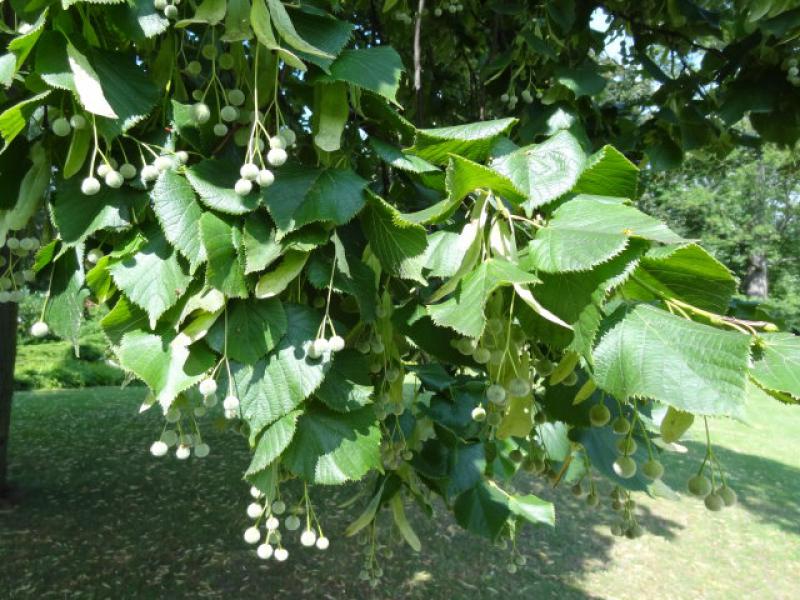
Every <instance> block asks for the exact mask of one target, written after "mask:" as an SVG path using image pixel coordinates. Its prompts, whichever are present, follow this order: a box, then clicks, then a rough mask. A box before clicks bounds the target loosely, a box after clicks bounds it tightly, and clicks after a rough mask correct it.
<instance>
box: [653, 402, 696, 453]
mask: <svg viewBox="0 0 800 600" xmlns="http://www.w3.org/2000/svg"><path fill="white" fill-rule="evenodd" d="M692 423H694V415H693V414H692V413H688V412H684V411H682V410H678V409H677V408H674V407H672V406H670V407H668V408H667V414H666V415H664V418H663V419H662V420H661V424H660V425H659V431H660V432H661V439H662V440H664V441H665V442H666V443H667V444H671V443H673V442H677V441H678V440H679V439H681V437H682V436H683V434H684V433H686V432H687V431H688V430H689V427H691V426H692Z"/></svg>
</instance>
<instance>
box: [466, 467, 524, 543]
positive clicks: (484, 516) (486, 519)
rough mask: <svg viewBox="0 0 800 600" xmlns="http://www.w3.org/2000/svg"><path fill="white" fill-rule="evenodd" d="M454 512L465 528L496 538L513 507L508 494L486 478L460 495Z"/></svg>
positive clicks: (504, 526)
mask: <svg viewBox="0 0 800 600" xmlns="http://www.w3.org/2000/svg"><path fill="white" fill-rule="evenodd" d="M453 513H454V514H455V517H456V521H458V524H459V525H461V526H462V527H463V528H464V529H467V530H468V531H471V532H472V533H476V534H478V535H482V536H484V537H487V538H489V539H490V540H495V539H497V538H498V537H499V536H500V534H501V533H502V532H503V530H504V529H505V528H506V525H507V523H508V518H509V517H510V516H511V509H510V508H509V505H508V495H507V494H506V493H505V492H503V491H502V490H500V489H499V488H498V487H497V486H494V485H490V484H489V483H488V482H487V481H485V480H484V481H481V482H479V483H478V484H477V485H475V487H473V488H470V489H469V490H467V491H466V492H464V493H463V494H461V495H460V496H459V497H458V499H457V500H456V503H455V505H454V507H453Z"/></svg>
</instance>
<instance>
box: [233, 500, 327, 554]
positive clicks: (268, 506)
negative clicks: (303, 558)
mask: <svg viewBox="0 0 800 600" xmlns="http://www.w3.org/2000/svg"><path fill="white" fill-rule="evenodd" d="M250 495H251V496H252V497H253V500H254V501H253V502H251V503H250V504H249V505H248V507H247V516H248V517H250V518H251V519H253V520H254V521H255V523H254V524H253V525H251V526H250V527H248V528H247V529H246V530H245V532H244V541H245V542H247V543H248V544H250V545H255V544H258V546H257V547H256V554H257V555H258V557H259V558H261V559H263V560H267V559H269V558H273V557H274V558H275V560H277V561H278V562H283V561H285V560H286V559H287V558H289V551H288V550H287V549H286V548H284V547H283V535H282V534H281V531H280V527H281V520H280V517H281V516H282V515H283V514H284V513H285V512H286V503H285V502H284V501H283V500H280V499H277V500H274V501H272V502H269V501H268V500H267V499H266V497H265V495H264V494H263V493H262V492H261V490H259V489H258V488H257V487H252V488H250ZM300 514H301V509H300V508H299V507H298V508H296V509H295V510H294V511H293V512H292V514H290V515H288V516H287V517H286V518H284V520H283V526H284V528H285V529H286V531H297V530H298V529H300V526H301V525H302V521H301V520H300V516H299V515H300ZM307 515H308V518H307V519H306V526H305V528H304V529H303V532H302V533H301V534H300V544H301V545H302V546H305V547H306V548H310V547H312V546H316V547H317V548H318V549H319V550H327V549H328V547H329V546H330V540H329V539H328V538H326V537H325V536H324V535H323V534H322V530H321V529H320V528H319V524H317V529H318V531H319V533H317V531H315V530H314V529H313V528H312V527H311V516H312V514H311V512H310V506H309V507H308V508H307ZM262 521H263V528H264V535H263V537H262V532H261V529H262ZM259 542H261V543H259Z"/></svg>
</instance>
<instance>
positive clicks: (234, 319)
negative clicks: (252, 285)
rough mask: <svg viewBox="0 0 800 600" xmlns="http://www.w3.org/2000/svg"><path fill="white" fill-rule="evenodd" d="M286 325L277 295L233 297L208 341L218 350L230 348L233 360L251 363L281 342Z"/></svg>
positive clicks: (230, 355) (229, 351) (228, 349)
mask: <svg viewBox="0 0 800 600" xmlns="http://www.w3.org/2000/svg"><path fill="white" fill-rule="evenodd" d="M226 327H227V332H226ZM286 327H287V321H286V313H284V311H283V305H282V304H281V301H280V300H278V299H277V298H273V299H271V300H253V299H249V300H234V301H232V302H230V303H229V304H228V308H227V318H225V319H223V318H220V319H217V321H216V323H214V326H213V327H212V328H211V330H210V331H209V332H208V337H207V338H206V341H207V342H208V345H209V346H211V348H212V349H214V350H215V351H216V352H217V353H219V354H222V353H223V351H225V350H226V349H227V354H228V356H229V357H230V358H231V359H233V360H235V361H238V362H241V363H246V364H250V365H251V364H253V363H255V362H256V361H258V360H259V359H260V358H262V357H263V356H264V355H266V354H267V353H268V352H270V351H271V350H273V349H274V348H275V347H276V346H277V345H278V342H279V341H280V340H281V338H282V337H283V335H284V334H285V333H286ZM226 335H227V344H226V339H225V337H226Z"/></svg>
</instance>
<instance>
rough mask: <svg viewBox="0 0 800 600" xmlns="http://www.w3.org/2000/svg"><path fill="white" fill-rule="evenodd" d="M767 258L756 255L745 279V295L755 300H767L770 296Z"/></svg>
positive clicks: (751, 258)
mask: <svg viewBox="0 0 800 600" xmlns="http://www.w3.org/2000/svg"><path fill="white" fill-rule="evenodd" d="M768 274H769V271H768V265H767V257H766V256H764V255H763V254H754V255H752V256H751V257H750V267H749V268H748V269H747V275H745V277H744V282H743V283H744V293H745V294H747V295H748V296H751V297H754V298H764V299H766V298H767V297H768V295H769V280H768Z"/></svg>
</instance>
